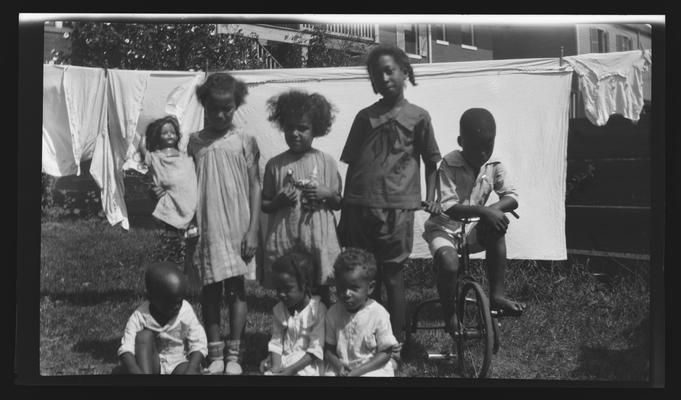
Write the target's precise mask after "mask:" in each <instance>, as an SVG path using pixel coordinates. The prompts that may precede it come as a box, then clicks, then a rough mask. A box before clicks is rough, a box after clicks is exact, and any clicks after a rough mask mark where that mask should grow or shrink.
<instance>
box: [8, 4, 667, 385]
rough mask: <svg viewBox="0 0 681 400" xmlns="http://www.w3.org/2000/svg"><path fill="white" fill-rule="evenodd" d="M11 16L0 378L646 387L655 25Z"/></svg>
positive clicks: (661, 333)
mask: <svg viewBox="0 0 681 400" xmlns="http://www.w3.org/2000/svg"><path fill="white" fill-rule="evenodd" d="M22 25H24V26H31V27H33V28H32V29H31V30H30V34H29V33H22V32H23V31H22V29H21V28H22ZM19 26H20V29H19V32H20V36H19V48H20V56H21V57H20V64H19V78H20V79H19V81H20V85H19V86H20V89H19V91H20V96H19V106H18V107H19V110H18V111H19V128H20V130H19V131H20V143H19V151H20V156H19V182H20V190H19V194H18V199H19V204H18V205H19V209H18V215H19V233H20V234H19V236H18V237H19V240H18V242H19V243H18V245H19V246H18V248H19V251H18V253H17V268H16V275H17V279H16V281H17V287H16V295H17V296H16V298H17V309H16V312H17V326H16V329H15V339H14V341H13V343H12V344H13V348H14V349H13V351H14V355H13V357H14V360H13V361H14V365H15V378H14V381H15V382H14V383H15V385H31V384H33V383H36V382H37V383H40V382H41V380H43V379H47V382H56V383H57V384H59V382H62V383H64V384H69V382H74V379H75V382H88V380H89V379H92V380H93V381H92V382H94V383H95V384H96V383H97V382H105V383H112V382H119V381H120V382H130V379H131V378H132V377H131V376H132V375H154V377H146V378H145V379H148V382H154V383H156V384H159V383H160V384H166V383H168V384H169V385H173V386H174V385H182V382H185V381H184V380H183V379H185V378H179V379H176V378H170V377H162V376H161V377H159V375H194V377H192V378H191V381H190V382H191V383H192V384H193V385H202V384H204V383H205V384H206V385H211V386H216V385H217V386H230V385H241V386H244V385H245V386H250V385H254V386H255V385H258V386H262V385H274V386H276V385H285V386H299V385H300V386H307V385H328V386H330V387H332V386H342V385H343V386H353V385H363V386H372V385H381V386H383V385H395V386H400V385H410V384H413V385H422V386H429V385H438V386H448V385H454V386H456V385H463V386H471V387H475V386H495V385H509V386H514V387H523V385H531V384H534V385H540V386H541V385H549V386H550V385H551V384H554V383H561V384H568V385H571V386H573V385H574V386H578V387H579V386H582V385H583V386H587V387H594V386H595V387H612V386H619V387H641V388H651V387H652V388H664V387H665V386H666V385H668V384H669V382H667V381H666V380H665V374H667V373H668V371H665V363H666V359H665V353H666V349H665V338H666V335H665V304H664V303H665V296H666V294H668V293H665V278H664V276H665V248H666V249H667V251H669V250H670V245H669V244H668V243H669V242H668V241H667V238H666V237H665V221H666V216H665V214H664V212H665V211H664V207H662V208H660V205H661V204H664V202H665V195H666V193H665V185H666V180H665V179H666V178H669V177H665V168H666V167H665V162H666V161H667V160H666V158H665V157H666V156H665V151H667V153H666V154H671V153H670V152H669V151H668V150H665V135H666V133H665V132H666V130H665V91H666V85H665V72H666V65H665V63H666V61H665V60H666V58H665V57H666V55H665V15H657V14H646V15H636V14H632V15H629V14H619V15H605V14H601V15H598V14H596V15H579V14H574V15H553V14H532V15H516V14H513V15H511V14H507V15H505V14H413V15H409V14H113V13H112V14H57V13H55V14H38V13H20V14H19ZM27 31H28V30H27ZM28 36H32V37H31V41H32V42H37V43H38V44H37V45H36V46H31V47H29V46H28V45H27V47H26V48H25V49H22V38H28ZM26 40H27V41H26V42H25V43H28V39H26ZM40 50H42V55H40V54H38V53H39V51H40ZM27 54H29V55H27ZM40 57H42V66H41V65H40V64H39V63H40ZM24 67H26V69H24ZM22 71H23V72H22ZM33 71H37V73H38V75H35V74H33V73H32V72H33ZM22 74H29V75H31V78H30V79H31V80H34V81H35V82H33V84H32V86H28V87H27V88H26V89H25V90H22V89H21V83H22V82H26V81H27V78H26V77H25V75H22ZM39 74H42V76H40V75H39ZM38 82H42V90H41V91H40V84H39V83H38ZM22 92H23V93H22ZM29 98H30V99H29ZM29 100H30V103H29ZM28 107H30V108H32V109H33V111H31V112H29V111H28ZM38 107H41V108H42V123H41V125H42V139H41V140H38V139H37V138H38V133H37V132H36V131H37V129H38V127H37V114H38V113H37V112H36V110H37V108H38ZM23 136H26V137H28V138H23ZM24 154H27V157H26V158H24V157H23V155H24ZM29 154H30V155H29ZM38 162H40V165H41V167H40V169H41V171H40V173H41V185H40V211H38V210H37V204H38V203H37V192H38V191H37V190H34V189H36V188H37V184H38V183H37V169H38V167H37V165H38ZM29 164H30V165H29ZM24 165H25V167H24ZM22 171H23V172H22ZM22 185H24V187H25V188H28V187H30V188H31V189H30V191H26V192H24V191H22V190H21V187H22ZM27 190H28V189H27ZM667 207H669V206H667ZM38 213H39V214H38ZM28 215H30V216H28ZM38 215H40V217H39V218H38ZM22 221H24V222H22ZM667 223H669V222H667ZM22 229H28V230H29V231H30V232H31V233H30V234H28V233H26V234H25V233H22ZM665 241H667V245H666V246H665ZM24 246H26V248H25V250H24ZM38 288H39V289H38ZM33 331H35V334H34V333H29V332H33ZM24 335H27V336H24ZM31 348H32V350H29V349H31ZM34 353H35V355H34V356H33V355H29V354H34ZM32 361H35V364H36V365H32V367H28V365H29V364H30V363H31V362H32ZM415 378H416V379H415ZM61 379H64V381H60V380H61ZM69 379H71V380H69ZM97 379H102V380H101V381H98V380H97ZM187 379H188V378H187ZM316 380H317V381H316ZM43 382H45V381H43ZM133 382H135V383H136V384H139V383H140V382H145V381H136V380H133ZM188 382H189V381H188Z"/></svg>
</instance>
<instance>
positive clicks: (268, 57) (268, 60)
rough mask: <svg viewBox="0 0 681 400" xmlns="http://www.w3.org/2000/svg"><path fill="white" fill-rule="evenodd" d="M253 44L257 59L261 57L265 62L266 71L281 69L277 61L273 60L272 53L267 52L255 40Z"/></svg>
mask: <svg viewBox="0 0 681 400" xmlns="http://www.w3.org/2000/svg"><path fill="white" fill-rule="evenodd" d="M254 43H255V46H256V47H257V51H258V57H261V58H263V59H264V60H265V67H266V68H267V69H276V68H282V66H281V64H279V61H277V59H276V58H274V56H273V55H272V53H270V52H269V50H267V49H266V48H265V46H263V45H261V44H260V43H258V41H257V40H255V41H254Z"/></svg>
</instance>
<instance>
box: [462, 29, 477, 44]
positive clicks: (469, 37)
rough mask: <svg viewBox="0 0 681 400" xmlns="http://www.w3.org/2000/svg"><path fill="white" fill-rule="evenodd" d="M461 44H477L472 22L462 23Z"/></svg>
mask: <svg viewBox="0 0 681 400" xmlns="http://www.w3.org/2000/svg"><path fill="white" fill-rule="evenodd" d="M461 44H462V45H464V46H475V32H473V25H472V24H462V25H461Z"/></svg>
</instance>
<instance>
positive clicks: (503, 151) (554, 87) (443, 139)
mask: <svg viewBox="0 0 681 400" xmlns="http://www.w3.org/2000/svg"><path fill="white" fill-rule="evenodd" d="M413 68H414V73H415V76H416V83H417V86H411V85H409V86H408V87H407V89H406V91H405V97H406V98H407V99H408V100H409V101H410V102H411V103H413V104H416V105H418V106H420V107H423V108H424V109H426V110H427V111H428V112H429V114H430V116H431V118H432V123H433V127H434V131H435V137H436V140H437V143H438V146H439V148H440V152H441V153H442V155H445V154H447V153H449V152H450V151H452V150H455V149H457V148H459V145H458V143H457V136H458V134H459V118H460V117H461V114H462V113H463V112H464V111H465V110H466V109H468V108H471V107H484V108H487V109H488V110H490V111H491V112H492V114H493V115H494V118H495V120H496V123H497V135H496V145H495V148H494V156H495V157H498V158H501V159H503V161H504V163H505V164H506V165H507V166H508V168H509V170H510V171H511V172H512V173H513V177H514V178H515V181H516V183H517V189H518V192H519V194H520V198H521V202H520V205H519V209H518V210H517V211H518V213H519V214H520V216H521V218H520V219H519V220H516V219H515V218H513V217H509V218H510V219H511V223H510V224H509V228H508V233H507V235H506V245H507V255H508V257H509V258H515V259H546V260H562V259H565V258H566V257H567V252H566V245H565V177H566V171H567V161H566V156H567V132H568V117H569V115H568V110H569V108H568V106H569V94H570V84H571V78H572V69H571V68H570V67H569V66H567V65H564V66H562V67H561V66H560V65H559V62H558V60H557V59H523V60H490V61H471V62H454V63H437V64H415V65H413ZM230 73H231V74H232V75H233V76H234V77H236V78H239V79H243V80H244V81H246V82H247V83H248V84H249V95H248V97H247V98H246V103H245V104H244V105H242V106H241V107H239V108H238V109H237V111H236V114H235V117H234V118H235V122H236V123H238V124H239V125H240V126H243V127H244V129H245V130H246V131H247V132H249V133H251V134H253V135H254V136H255V137H256V140H257V141H258V146H259V147H260V154H261V158H260V171H261V173H263V172H264V165H265V163H266V162H267V161H268V160H269V159H270V158H271V157H273V156H275V155H277V154H279V153H281V152H282V151H285V150H286V149H287V146H286V142H285V140H284V135H283V133H281V132H280V131H279V130H278V129H277V128H276V127H275V126H274V125H273V124H272V123H271V122H269V121H268V120H267V108H266V101H267V99H269V98H270V97H272V96H275V95H278V94H280V93H281V92H283V91H286V90H289V89H302V90H306V91H307V92H309V93H314V92H317V93H320V94H322V95H323V96H325V97H326V98H327V99H328V100H329V101H330V102H331V103H333V104H334V105H335V106H336V108H337V109H338V113H337V114H336V119H335V122H334V123H333V126H332V127H331V131H330V132H329V134H328V135H326V136H323V137H320V138H315V139H314V141H313V143H312V146H313V147H314V148H317V149H319V150H321V151H323V152H325V153H328V154H330V155H332V156H333V157H334V158H335V159H336V160H339V158H340V153H341V151H342V149H343V146H344V144H345V141H346V140H347V136H348V132H349V131H350V126H351V125H352V121H353V119H354V117H355V115H356V114H357V112H358V111H359V110H360V109H362V108H364V107H366V106H369V105H370V104H372V103H374V102H375V101H376V100H378V98H379V97H378V95H376V94H374V93H373V90H372V89H371V84H370V82H369V79H368V77H367V74H366V69H365V68H362V67H344V68H310V69H275V70H244V71H232V72H230ZM338 167H339V171H340V173H341V176H342V177H343V179H345V173H346V170H347V165H346V164H345V163H343V162H340V161H338ZM421 190H422V198H423V199H425V191H426V185H425V180H424V167H423V165H422V166H421ZM497 200H498V199H497V197H496V195H492V196H490V199H489V203H491V202H496V201H497ZM427 218H428V214H426V213H425V212H423V211H417V212H416V215H415V221H414V246H413V251H412V257H414V258H430V257H431V255H430V252H429V250H428V246H427V244H426V242H425V241H424V240H423V239H422V238H421V233H422V232H423V224H424V222H425V220H426V219H427ZM262 221H263V222H265V221H266V218H262ZM483 256H484V254H477V255H474V257H483Z"/></svg>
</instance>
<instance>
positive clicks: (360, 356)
mask: <svg viewBox="0 0 681 400" xmlns="http://www.w3.org/2000/svg"><path fill="white" fill-rule="evenodd" d="M326 343H327V344H329V345H332V346H335V347H336V354H337V355H338V358H339V359H340V360H341V362H343V363H344V364H346V365H348V366H349V367H350V368H351V369H352V368H356V367H357V366H359V365H362V364H364V363H366V362H367V361H369V360H370V359H371V358H373V357H374V356H375V355H376V354H377V353H378V352H379V351H384V350H386V349H388V348H389V347H392V346H395V345H397V339H396V338H395V336H394V335H393V332H392V328H391V326H390V314H388V311H387V310H386V309H385V308H384V307H383V306H382V305H380V304H379V303H377V302H376V301H374V300H373V299H368V300H367V303H366V305H365V306H364V307H362V308H361V309H359V310H358V311H357V312H355V313H350V312H348V311H347V310H346V309H345V307H344V306H343V304H341V303H336V304H334V305H332V306H331V308H329V311H328V312H327V313H326ZM386 364H387V365H386V366H384V368H389V365H390V363H389V362H388V363H386Z"/></svg>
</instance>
